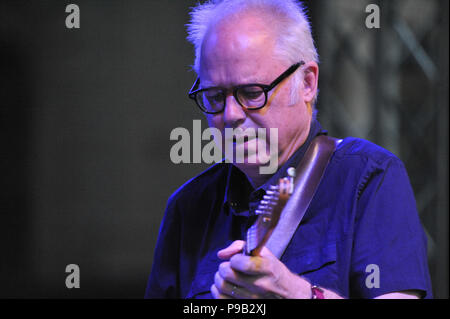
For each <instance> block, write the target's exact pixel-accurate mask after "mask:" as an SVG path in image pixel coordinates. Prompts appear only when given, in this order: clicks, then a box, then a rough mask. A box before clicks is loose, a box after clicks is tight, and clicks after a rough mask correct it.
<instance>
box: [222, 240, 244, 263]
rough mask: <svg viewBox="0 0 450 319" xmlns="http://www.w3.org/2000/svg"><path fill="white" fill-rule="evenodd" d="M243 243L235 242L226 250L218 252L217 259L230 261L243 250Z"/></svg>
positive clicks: (240, 241)
mask: <svg viewBox="0 0 450 319" xmlns="http://www.w3.org/2000/svg"><path fill="white" fill-rule="evenodd" d="M244 245H245V241H242V240H236V241H234V242H233V243H232V244H231V245H230V246H228V247H227V248H224V249H222V250H219V251H218V252H217V257H219V258H220V259H230V258H231V257H232V256H234V255H236V254H238V253H240V252H242V250H243V249H244Z"/></svg>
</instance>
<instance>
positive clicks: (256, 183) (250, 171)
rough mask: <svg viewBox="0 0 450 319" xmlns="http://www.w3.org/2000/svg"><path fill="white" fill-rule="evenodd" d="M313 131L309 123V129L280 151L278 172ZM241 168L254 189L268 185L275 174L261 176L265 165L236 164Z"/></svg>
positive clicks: (302, 131) (298, 133)
mask: <svg viewBox="0 0 450 319" xmlns="http://www.w3.org/2000/svg"><path fill="white" fill-rule="evenodd" d="M310 129H311V121H309V122H308V127H307V128H306V129H304V130H299V131H297V133H296V135H295V136H294V138H293V139H291V142H289V143H288V144H287V145H286V147H284V148H283V150H280V152H279V154H278V168H277V171H278V170H279V169H280V167H282V166H283V165H284V164H285V163H286V162H287V161H288V160H289V158H291V156H292V155H294V153H295V152H296V151H297V150H298V149H299V148H300V147H301V146H302V145H303V144H304V143H305V142H306V140H307V138H308V135H309V131H310ZM234 165H235V166H236V167H237V168H239V169H240V170H241V171H242V172H244V174H245V175H246V176H247V178H248V179H249V181H250V183H251V184H252V185H253V187H254V188H258V187H261V186H262V185H263V184H264V183H266V182H267V181H268V180H269V179H270V178H271V177H272V176H273V174H261V173H260V167H261V166H264V165H261V166H260V165H255V164H253V165H249V164H237V163H235V164H234Z"/></svg>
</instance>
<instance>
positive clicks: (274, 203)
mask: <svg viewBox="0 0 450 319" xmlns="http://www.w3.org/2000/svg"><path fill="white" fill-rule="evenodd" d="M291 177H292V176H291ZM292 185H293V177H292V178H289V179H288V178H283V179H280V181H279V184H278V185H277V186H271V187H270V189H269V190H268V191H267V192H266V195H265V196H264V198H263V200H262V201H260V203H259V206H258V209H257V210H256V214H257V215H258V219H257V220H256V222H255V223H254V224H253V225H252V226H251V227H250V228H249V229H248V231H247V238H246V243H245V254H246V255H251V256H257V255H259V254H260V252H261V249H262V248H263V247H264V245H265V244H266V243H267V241H268V240H269V238H270V235H271V234H272V232H273V230H274V229H275V227H276V226H277V224H278V221H279V219H280V215H281V212H282V211H283V209H284V206H285V205H286V203H287V201H288V199H289V196H290V194H291V193H292V191H293V188H292Z"/></svg>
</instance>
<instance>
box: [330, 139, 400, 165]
mask: <svg viewBox="0 0 450 319" xmlns="http://www.w3.org/2000/svg"><path fill="white" fill-rule="evenodd" d="M335 157H336V159H338V160H341V159H344V160H351V159H356V160H362V161H365V162H367V161H371V162H373V163H375V164H383V163H386V162H389V161H394V162H400V159H399V158H398V157H397V156H396V155H394V154H393V153H391V152H390V151H388V150H386V149H384V148H383V147H381V146H379V145H376V144H374V143H372V142H370V141H367V140H364V139H360V138H355V137H347V138H345V139H344V140H342V143H341V144H340V145H339V146H338V149H337V150H336V153H335Z"/></svg>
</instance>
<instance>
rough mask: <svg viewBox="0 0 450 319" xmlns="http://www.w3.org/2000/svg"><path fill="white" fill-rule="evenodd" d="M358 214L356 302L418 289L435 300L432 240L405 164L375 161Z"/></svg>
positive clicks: (352, 290)
mask: <svg viewBox="0 0 450 319" xmlns="http://www.w3.org/2000/svg"><path fill="white" fill-rule="evenodd" d="M356 209H357V211H356V217H355V233H354V242H353V250H352V260H351V274H350V295H351V296H350V297H354V298H355V297H356V298H374V297H377V296H380V295H383V294H386V293H391V292H396V291H403V290H410V289H414V290H419V291H421V293H422V297H426V298H431V297H432V293H431V281H430V276H429V271H428V263H427V251H426V248H427V246H426V245H427V239H426V236H425V233H424V230H423V228H422V225H421V222H420V219H419V216H418V213H417V208H416V203H415V199H414V194H413V190H412V188H411V185H410V182H409V178H408V175H407V173H406V170H405V167H404V165H403V163H402V162H401V161H400V160H399V159H397V158H389V159H388V160H386V161H385V163H383V164H379V163H375V162H372V163H371V162H369V169H368V170H367V171H366V174H365V176H364V177H363V179H362V181H361V183H360V187H359V199H358V201H357V205H356Z"/></svg>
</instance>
